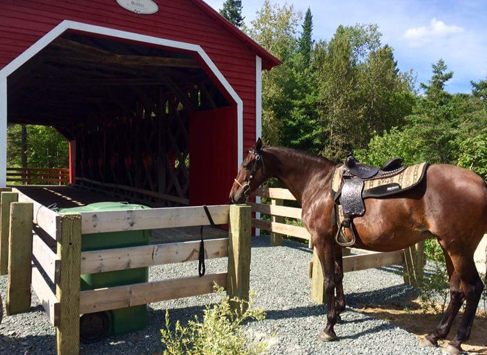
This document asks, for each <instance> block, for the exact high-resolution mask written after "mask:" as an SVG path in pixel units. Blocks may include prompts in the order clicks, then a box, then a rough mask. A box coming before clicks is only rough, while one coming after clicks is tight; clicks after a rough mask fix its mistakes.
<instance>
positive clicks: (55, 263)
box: [32, 234, 61, 283]
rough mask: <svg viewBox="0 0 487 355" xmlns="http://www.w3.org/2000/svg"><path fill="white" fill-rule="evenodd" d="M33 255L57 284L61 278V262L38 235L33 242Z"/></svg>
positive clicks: (35, 235)
mask: <svg viewBox="0 0 487 355" xmlns="http://www.w3.org/2000/svg"><path fill="white" fill-rule="evenodd" d="M32 254H33V255H34V257H35V258H36V260H37V262H38V263H39V265H40V266H41V267H42V270H43V271H44V272H45V273H46V274H47V276H48V277H49V279H51V281H52V282H54V283H56V282H57V281H58V277H59V270H60V262H61V261H60V260H59V258H58V256H57V255H56V253H55V252H53V251H52V249H51V248H50V247H49V246H48V245H47V244H46V243H44V241H43V240H42V239H41V238H40V237H39V236H38V235H37V234H34V238H33V242H32Z"/></svg>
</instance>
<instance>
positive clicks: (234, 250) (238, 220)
mask: <svg viewBox="0 0 487 355" xmlns="http://www.w3.org/2000/svg"><path fill="white" fill-rule="evenodd" d="M251 218H252V209H251V208H250V206H245V205H232V206H230V221H229V235H228V239H229V242H228V281H227V294H228V296H229V297H230V299H233V298H235V297H237V298H239V299H241V300H245V301H248V300H249V290H250V259H251V257H250V254H251V229H252V228H251ZM230 306H231V307H232V308H233V309H234V310H237V311H245V310H246V309H247V306H248V305H247V303H245V304H244V305H243V306H244V308H243V309H241V308H240V305H239V304H238V303H237V302H232V301H230Z"/></svg>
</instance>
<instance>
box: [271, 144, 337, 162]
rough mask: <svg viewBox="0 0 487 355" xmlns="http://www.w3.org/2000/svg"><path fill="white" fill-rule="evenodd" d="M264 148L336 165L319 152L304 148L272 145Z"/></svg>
mask: <svg viewBox="0 0 487 355" xmlns="http://www.w3.org/2000/svg"><path fill="white" fill-rule="evenodd" d="M264 149H269V150H272V149H276V150H279V151H284V152H286V153H287V154H289V155H292V156H298V157H306V158H307V159H310V160H312V161H315V162H317V163H321V164H323V163H325V164H326V163H331V164H333V165H336V163H335V162H333V161H331V160H330V159H327V158H325V157H323V156H321V155H319V154H315V153H310V152H307V151H304V150H299V149H294V148H288V147H272V146H267V147H264Z"/></svg>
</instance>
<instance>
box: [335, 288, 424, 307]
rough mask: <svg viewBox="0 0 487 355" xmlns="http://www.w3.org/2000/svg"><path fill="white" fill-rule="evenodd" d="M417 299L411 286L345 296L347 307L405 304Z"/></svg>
mask: <svg viewBox="0 0 487 355" xmlns="http://www.w3.org/2000/svg"><path fill="white" fill-rule="evenodd" d="M416 297H418V292H417V291H416V289H415V288H414V287H412V286H408V285H396V286H391V287H387V288H382V289H380V290H375V291H368V292H360V293H350V294H346V295H345V300H346V303H347V305H348V306H351V307H363V305H364V304H365V305H367V304H386V303H405V305H406V304H407V303H408V302H409V301H410V300H412V299H415V298H416Z"/></svg>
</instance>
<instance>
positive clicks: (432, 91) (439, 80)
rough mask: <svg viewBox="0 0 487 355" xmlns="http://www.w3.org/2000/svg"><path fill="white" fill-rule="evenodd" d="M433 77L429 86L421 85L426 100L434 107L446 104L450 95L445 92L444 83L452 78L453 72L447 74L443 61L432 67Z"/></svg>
mask: <svg viewBox="0 0 487 355" xmlns="http://www.w3.org/2000/svg"><path fill="white" fill-rule="evenodd" d="M432 68H433V76H432V77H431V80H429V81H428V83H429V85H427V84H425V83H421V88H422V89H423V90H424V91H425V94H426V96H427V97H428V99H429V100H430V101H431V102H432V103H433V104H435V105H444V104H446V103H447V102H448V101H449V100H450V98H451V95H450V94H449V93H448V92H446V91H445V86H446V83H447V82H448V81H449V80H450V79H451V78H452V77H453V72H447V70H448V67H447V65H446V63H445V61H444V60H443V59H440V60H439V61H438V62H437V63H436V64H433V65H432Z"/></svg>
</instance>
